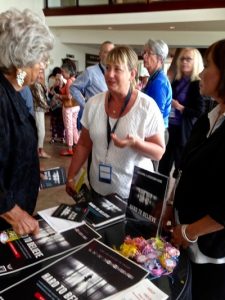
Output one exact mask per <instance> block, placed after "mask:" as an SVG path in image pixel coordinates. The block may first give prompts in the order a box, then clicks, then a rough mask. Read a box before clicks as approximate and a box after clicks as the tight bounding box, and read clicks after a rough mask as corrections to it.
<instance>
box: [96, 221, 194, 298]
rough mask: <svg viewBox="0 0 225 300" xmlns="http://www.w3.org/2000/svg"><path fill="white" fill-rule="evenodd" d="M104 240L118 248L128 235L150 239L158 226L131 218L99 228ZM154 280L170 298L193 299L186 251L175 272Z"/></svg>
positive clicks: (181, 255) (182, 254) (182, 253)
mask: <svg viewBox="0 0 225 300" xmlns="http://www.w3.org/2000/svg"><path fill="white" fill-rule="evenodd" d="M99 233H100V234H101V235H102V241H103V242H104V243H105V244H107V245H108V246H110V247H116V248H118V247H119V246H120V245H121V244H122V243H123V241H124V237H125V236H126V235H130V236H131V237H135V236H143V237H144V238H146V239H148V238H150V237H152V236H155V235H156V228H155V227H154V226H153V225H151V224H150V223H147V222H144V221H143V222H141V221H140V220H135V219H129V218H127V219H126V220H125V221H123V222H120V223H117V224H114V225H111V226H108V227H106V228H102V229H100V230H99ZM152 282H153V283H154V284H155V285H156V286H158V287H159V288H160V289H161V290H162V291H163V292H165V293H166V294H167V295H168V296H169V300H190V299H191V266H190V262H189V259H188V256H187V253H186V251H184V250H183V251H181V254H180V257H179V263H178V265H177V266H176V268H175V269H174V271H173V273H172V274H170V275H167V276H161V277H160V278H156V279H153V280H152Z"/></svg>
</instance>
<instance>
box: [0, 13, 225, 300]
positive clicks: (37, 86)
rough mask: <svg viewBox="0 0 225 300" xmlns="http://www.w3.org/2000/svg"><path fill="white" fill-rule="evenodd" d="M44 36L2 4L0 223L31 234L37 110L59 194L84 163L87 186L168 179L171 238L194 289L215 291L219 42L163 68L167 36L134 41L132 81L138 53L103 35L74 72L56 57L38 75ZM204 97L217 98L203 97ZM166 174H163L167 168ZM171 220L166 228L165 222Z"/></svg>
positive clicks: (203, 295) (114, 187) (219, 277)
mask: <svg viewBox="0 0 225 300" xmlns="http://www.w3.org/2000/svg"><path fill="white" fill-rule="evenodd" d="M53 44H54V38H53V35H52V33H51V32H50V30H49V28H48V26H47V25H46V24H45V22H44V19H42V18H41V17H40V16H38V15H36V14H35V13H33V12H32V11H30V10H24V11H19V10H17V9H10V10H8V11H6V12H3V13H1V14H0V52H1V55H0V94H1V101H0V114H1V116H0V230H4V229H5V228H7V227H8V226H12V227H13V229H14V230H15V232H17V233H18V234H21V235H24V234H29V233H31V234H36V233H37V232H38V230H39V225H38V221H37V220H36V219H35V218H34V217H33V212H34V209H35V206H36V201H37V196H38V191H39V185H40V159H42V158H49V159H50V156H49V155H48V154H47V153H46V152H45V150H44V140H45V113H46V112H49V113H50V118H51V140H50V143H52V144H53V146H54V143H56V142H58V141H60V142H62V143H64V142H65V143H66V147H67V148H66V149H64V150H63V151H61V152H60V153H59V154H60V155H66V156H71V162H70V166H69V169H68V174H67V183H66V192H67V193H68V194H69V195H70V196H73V197H74V195H75V194H76V192H77V191H76V190H75V182H74V181H75V178H76V175H77V174H78V173H79V171H80V169H81V168H82V167H83V166H84V164H85V163H86V162H87V161H88V178H89V184H90V189H91V191H92V193H93V195H100V196H105V195H108V194H111V193H117V194H118V195H120V196H121V198H123V199H124V201H126V200H127V199H128V197H129V192H130V187H131V181H132V176H133V169H134V166H139V167H141V168H144V169H147V170H150V171H156V172H159V173H162V174H164V175H166V176H168V177H169V176H173V177H175V178H176V184H175V188H174V191H173V193H172V194H171V197H170V198H169V200H168V205H167V207H166V210H165V212H164V219H163V225H164V230H165V231H166V230H170V232H171V242H172V243H173V244H174V245H175V246H176V247H180V248H184V249H187V251H188V255H189V258H190V262H191V267H192V299H193V300H199V299H206V300H207V299H208V300H213V299H216V300H224V299H225V287H224V281H225V247H224V246H225V228H224V226H225V211H224V204H223V200H222V195H223V177H222V176H221V174H223V168H224V166H225V160H224V152H223V151H225V139H224V136H225V81H224V78H225V59H224V57H225V56H224V54H225V40H220V41H217V42H215V43H213V44H212V45H211V46H210V47H209V48H208V49H207V50H206V52H205V54H204V55H203V56H202V54H201V53H200V52H199V50H198V49H196V48H189V47H187V48H183V49H181V50H180V51H179V53H178V54H177V56H176V62H175V63H173V66H176V67H174V70H175V72H174V73H173V75H171V74H170V75H169V76H168V75H167V74H166V72H165V70H164V62H165V60H166V58H167V56H168V52H169V48H168V45H167V44H166V43H165V42H164V41H162V40H153V39H149V40H148V41H147V42H146V43H145V45H144V46H143V62H144V67H145V68H146V70H147V72H148V74H146V76H145V77H146V78H147V80H146V82H145V83H144V84H143V85H137V82H136V79H137V77H138V75H139V74H138V73H137V70H138V56H137V54H136V53H135V51H134V50H133V49H132V48H131V47H130V46H125V45H120V46H115V45H114V44H113V43H112V42H110V41H105V42H103V43H102V44H101V46H100V51H99V57H100V61H99V63H98V64H96V65H94V66H91V67H88V68H87V69H85V70H84V71H83V72H82V73H81V74H80V75H78V76H77V70H76V65H75V63H74V62H73V61H72V60H71V59H69V58H65V59H63V60H62V65H61V66H60V67H55V68H54V69H53V70H52V73H51V74H50V75H49V76H48V79H47V82H46V79H45V74H44V73H45V67H46V65H47V63H48V59H49V56H50V51H51V50H52V49H53ZM208 99H210V100H211V101H214V103H216V105H213V106H211V107H210V109H209V106H207V105H206V104H207V101H206V100H208ZM172 170H174V171H173V174H171V171H172ZM167 221H170V224H172V228H171V226H170V227H169V228H168V226H167V224H168V222H167Z"/></svg>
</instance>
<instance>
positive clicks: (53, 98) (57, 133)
mask: <svg viewBox="0 0 225 300" xmlns="http://www.w3.org/2000/svg"><path fill="white" fill-rule="evenodd" d="M60 70H61V69H60ZM65 83H66V81H65V79H64V78H63V75H62V74H60V73H58V74H56V75H55V78H54V84H53V85H52V86H51V88H50V89H49V93H48V97H49V100H50V101H49V102H50V117H51V136H52V137H51V140H50V144H53V143H56V142H61V143H64V123H63V115H62V101H61V100H60V99H59V98H58V95H60V94H61V92H60V90H61V88H63V86H64V85H65Z"/></svg>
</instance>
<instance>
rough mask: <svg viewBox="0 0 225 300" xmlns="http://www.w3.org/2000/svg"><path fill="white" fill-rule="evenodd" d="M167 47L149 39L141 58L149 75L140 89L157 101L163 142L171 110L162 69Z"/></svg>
mask: <svg viewBox="0 0 225 300" xmlns="http://www.w3.org/2000/svg"><path fill="white" fill-rule="evenodd" d="M168 53H169V48H168V46H167V44H166V43H165V42H164V41H162V40H152V39H149V40H148V41H147V43H146V44H145V45H144V51H143V60H144V66H145V68H146V69H147V70H148V73H149V75H150V77H149V79H148V82H147V84H146V86H145V87H144V89H143V90H142V91H143V92H144V93H145V94H147V95H148V96H150V97H152V98H153V99H154V100H155V102H156V103H157V105H158V107H159V109H160V111H161V114H162V117H163V120H164V125H165V142H166V143H167V141H168V130H167V128H168V123H169V114H170V110H171V101H172V89H171V84H170V81H169V79H168V77H167V75H166V73H165V72H164V70H163V65H164V62H165V60H166V58H167V56H168ZM154 167H155V170H157V169H158V162H154Z"/></svg>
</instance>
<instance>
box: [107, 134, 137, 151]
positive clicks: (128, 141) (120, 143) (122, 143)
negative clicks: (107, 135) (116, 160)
mask: <svg viewBox="0 0 225 300" xmlns="http://www.w3.org/2000/svg"><path fill="white" fill-rule="evenodd" d="M111 138H112V141H113V143H114V145H115V146H117V147H119V148H124V147H132V146H134V145H135V142H136V139H135V137H134V136H133V135H131V134H128V135H127V136H126V138H125V139H119V138H118V137H117V135H116V134H115V133H112V134H111Z"/></svg>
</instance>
